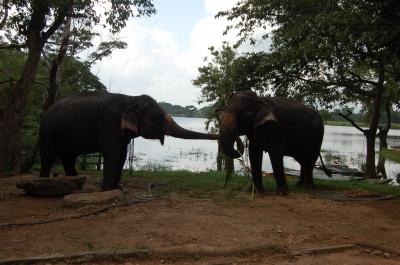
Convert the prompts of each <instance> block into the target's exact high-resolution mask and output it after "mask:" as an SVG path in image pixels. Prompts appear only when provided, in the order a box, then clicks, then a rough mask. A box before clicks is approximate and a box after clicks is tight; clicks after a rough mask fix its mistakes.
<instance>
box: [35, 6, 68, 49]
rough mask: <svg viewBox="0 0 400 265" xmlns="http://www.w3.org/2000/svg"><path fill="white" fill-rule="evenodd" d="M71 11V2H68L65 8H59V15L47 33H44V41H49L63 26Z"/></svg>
mask: <svg viewBox="0 0 400 265" xmlns="http://www.w3.org/2000/svg"><path fill="white" fill-rule="evenodd" d="M71 10H72V3H71V1H68V2H67V3H65V6H63V7H60V8H59V11H58V14H57V16H56V18H55V19H54V21H53V23H52V24H51V26H50V27H49V28H48V29H47V31H46V32H44V33H43V35H42V39H43V40H44V41H47V39H48V38H50V36H51V35H53V34H54V32H55V31H56V30H57V29H58V28H59V27H60V26H61V25H62V23H63V22H64V19H65V17H66V16H67V14H68V13H70V11H71Z"/></svg>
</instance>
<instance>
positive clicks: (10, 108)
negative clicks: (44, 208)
mask: <svg viewBox="0 0 400 265" xmlns="http://www.w3.org/2000/svg"><path fill="white" fill-rule="evenodd" d="M28 39H29V46H28V49H29V52H28V58H27V61H26V63H25V66H24V69H23V71H22V74H21V78H20V79H19V80H18V82H17V84H16V85H15V86H14V88H13V89H12V91H11V93H10V96H9V101H8V104H7V106H6V108H5V111H4V113H3V115H2V116H1V117H0V172H10V173H14V174H17V173H19V170H20V164H21V143H22V139H21V132H22V124H23V119H24V111H25V106H26V103H27V99H28V95H29V92H30V89H31V86H32V83H33V81H34V79H35V76H36V71H37V68H38V64H39V61H40V54H41V52H42V49H43V42H42V40H41V38H40V31H35V32H31V34H30V36H29V37H28Z"/></svg>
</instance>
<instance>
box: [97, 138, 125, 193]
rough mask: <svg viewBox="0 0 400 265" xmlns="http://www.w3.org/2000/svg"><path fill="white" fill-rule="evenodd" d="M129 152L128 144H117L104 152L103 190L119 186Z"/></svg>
mask: <svg viewBox="0 0 400 265" xmlns="http://www.w3.org/2000/svg"><path fill="white" fill-rule="evenodd" d="M126 154H127V146H126V145H116V146H115V147H114V148H110V149H109V150H107V151H104V152H103V155H104V171H103V175H104V176H103V183H102V185H101V190H113V189H116V188H118V184H119V182H120V180H121V175H122V170H123V167H124V164H125V159H126Z"/></svg>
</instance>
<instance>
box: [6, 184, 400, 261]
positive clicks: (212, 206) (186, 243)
mask: <svg viewBox="0 0 400 265" xmlns="http://www.w3.org/2000/svg"><path fill="white" fill-rule="evenodd" d="M21 178H22V177H12V178H5V179H4V178H3V179H0V260H5V259H10V258H24V257H32V256H39V255H54V254H63V255H70V254H74V253H78V252H82V251H87V252H91V251H93V252H96V251H109V252H112V251H117V252H118V251H123V250H126V249H137V250H144V251H145V252H146V253H147V252H149V251H150V250H151V252H152V253H153V254H149V255H147V254H146V255H143V256H141V257H136V256H135V257H130V258H126V257H116V258H114V260H112V261H110V260H103V261H102V260H98V261H96V263H93V262H92V263H90V262H89V263H87V262H86V263H85V262H83V263H85V264H127V265H128V264H149V265H150V264H162V263H166V264H170V263H173V264H214V265H217V264H299V265H300V264H400V256H399V254H396V252H397V253H399V252H400V201H399V200H390V201H378V202H334V201H331V200H328V199H324V198H321V197H318V196H315V195H312V194H304V193H291V194H290V195H289V196H286V197H281V196H276V195H274V194H269V195H266V196H264V197H263V198H261V199H255V200H253V201H252V200H239V199H238V200H229V201H215V200H212V199H196V198H190V197H188V196H186V195H180V194H164V195H161V196H156V197H153V198H152V199H151V201H149V202H146V203H140V204H133V205H129V206H123V207H117V208H113V209H110V210H108V211H105V212H102V213H98V214H95V215H91V216H87V217H82V218H77V219H68V220H63V221H58V222H53V223H48V224H40V225H27V226H11V227H10V226H9V227H5V226H4V224H7V223H8V224H9V223H23V222H34V221H39V220H43V221H45V220H50V219H53V218H56V217H65V216H70V215H73V214H79V213H85V212H88V211H91V210H93V209H96V208H99V207H104V205H102V206H98V205H97V206H90V207H89V206H85V207H81V208H74V209H71V208H65V207H64V206H63V201H62V198H35V197H29V196H26V195H23V193H22V192H21V191H19V190H17V189H16V188H15V183H16V182H17V181H18V180H20V179H21ZM94 185H95V183H93V181H89V183H88V184H85V189H86V190H95V189H97V187H96V186H94ZM124 185H125V186H127V187H131V188H130V189H129V188H127V189H125V190H124V191H125V192H126V193H127V198H128V199H133V198H134V197H133V196H132V194H133V193H134V192H133V191H134V185H133V184H129V183H125V184H124ZM245 197H250V195H248V194H246V195H245ZM354 243H368V244H372V245H375V246H380V247H384V248H388V249H389V250H387V251H386V250H382V249H380V250H377V249H375V248H373V247H371V248H368V247H365V246H364V247H362V246H359V247H353V248H350V249H347V250H333V251H330V252H320V251H317V252H316V253H311V254H305V253H303V254H300V255H292V254H293V251H295V250H299V249H308V248H319V247H328V246H338V245H344V244H354ZM249 246H255V247H254V248H253V249H252V250H246V247H249ZM207 247H209V248H211V249H212V250H216V252H215V253H213V251H211V252H210V253H204V254H201V251H200V253H198V252H199V251H198V252H196V250H197V249H200V250H201V249H204V248H207ZM241 248H243V251H237V249H241ZM168 249H174V251H173V253H175V254H172V255H171V252H168V251H166V250H168ZM179 249H183V250H185V249H186V250H187V249H189V250H191V251H193V252H190V251H189V252H190V253H191V254H190V253H189V254H187V253H188V252H185V253H186V254H184V253H183V252H182V253H180V252H179ZM221 249H222V250H223V249H225V250H227V249H236V251H233V252H232V253H230V252H229V251H225V252H224V251H222V252H221V251H220V252H218V250H221ZM390 249H391V250H393V251H390ZM167 252H168V253H170V254H165V253H167ZM157 253H158V254H157ZM163 253H164V254H165V255H164V254H163ZM67 263H68V264H69V262H51V263H49V262H44V263H43V264H67ZM0 264H2V263H1V261H0Z"/></svg>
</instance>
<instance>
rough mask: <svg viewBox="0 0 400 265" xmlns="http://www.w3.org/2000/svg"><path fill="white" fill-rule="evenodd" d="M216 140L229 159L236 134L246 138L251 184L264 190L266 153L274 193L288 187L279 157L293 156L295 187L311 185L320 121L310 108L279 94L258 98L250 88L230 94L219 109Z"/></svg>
mask: <svg viewBox="0 0 400 265" xmlns="http://www.w3.org/2000/svg"><path fill="white" fill-rule="evenodd" d="M221 114H222V125H221V128H220V142H221V147H222V150H223V152H224V153H225V154H226V155H228V156H230V157H233V158H238V157H239V156H240V153H239V152H238V151H237V150H235V148H234V146H233V143H234V139H235V138H236V137H237V136H241V135H246V136H247V137H248V139H249V158H250V165H251V173H252V176H253V181H254V185H255V187H256V188H257V190H258V191H259V192H264V186H263V184H262V177H261V176H262V174H261V166H262V157H263V152H268V154H269V157H270V160H271V164H272V169H273V175H274V177H275V181H276V186H277V189H276V192H277V194H281V195H286V194H287V193H288V192H289V190H288V186H287V182H286V178H285V175H284V167H283V157H284V156H290V157H293V158H294V159H295V160H296V161H297V162H298V163H299V164H300V166H301V170H300V180H299V182H298V183H297V185H298V186H301V187H305V188H313V187H314V183H313V169H314V166H315V163H316V161H317V159H318V156H319V155H320V149H321V144H322V140H323V136H324V124H323V121H322V118H321V116H320V115H319V113H318V112H317V111H315V110H314V109H312V108H310V107H307V106H305V105H303V104H301V103H298V102H294V101H290V100H287V99H284V98H281V97H259V96H258V95H257V94H256V93H254V92H252V91H241V92H237V93H236V94H234V96H233V97H232V98H231V100H230V102H229V104H228V106H227V107H226V108H224V109H222V110H221Z"/></svg>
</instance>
